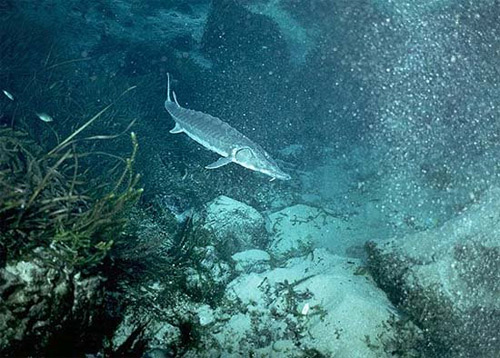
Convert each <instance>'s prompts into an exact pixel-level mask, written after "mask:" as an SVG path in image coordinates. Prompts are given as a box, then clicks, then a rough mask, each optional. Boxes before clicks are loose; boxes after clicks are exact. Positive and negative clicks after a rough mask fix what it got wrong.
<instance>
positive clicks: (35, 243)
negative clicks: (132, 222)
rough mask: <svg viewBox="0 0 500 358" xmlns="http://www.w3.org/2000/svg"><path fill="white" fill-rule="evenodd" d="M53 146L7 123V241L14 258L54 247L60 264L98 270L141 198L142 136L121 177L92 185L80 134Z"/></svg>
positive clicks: (2, 212) (0, 236)
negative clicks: (45, 145) (136, 171)
mask: <svg viewBox="0 0 500 358" xmlns="http://www.w3.org/2000/svg"><path fill="white" fill-rule="evenodd" d="M68 138H69V140H65V141H63V142H61V144H59V145H58V146H57V147H55V148H54V149H53V150H51V151H49V152H48V153H47V154H45V151H44V150H43V149H42V148H41V147H40V146H39V145H37V144H36V143H35V142H34V141H33V140H32V139H30V138H29V136H28V135H27V134H26V133H24V132H22V131H16V130H12V129H10V128H3V129H0V222H1V223H2V225H1V227H0V247H1V249H2V250H3V251H4V252H6V256H7V260H16V259H21V258H24V257H26V256H28V257H31V256H33V255H37V253H38V252H40V251H39V249H43V250H44V251H46V250H49V251H50V252H51V253H52V256H53V257H55V258H57V264H58V265H60V264H64V265H67V266H69V267H72V268H79V269H90V268H92V267H95V266H96V265H98V264H99V263H100V262H101V261H102V259H103V258H104V257H105V256H106V255H107V253H108V252H109V250H110V249H111V247H112V246H113V244H114V242H115V241H116V240H117V239H119V237H120V232H121V231H122V229H123V226H124V224H125V213H126V211H127V209H128V208H129V207H131V205H133V204H134V203H135V202H136V200H137V199H138V198H139V196H140V194H141V192H142V189H140V188H137V184H138V180H139V176H137V175H135V174H134V171H133V163H134V160H135V157H136V153H137V149H138V142H137V138H136V136H135V135H134V134H132V135H131V139H132V153H131V155H130V157H129V158H127V159H123V160H122V162H124V163H125V165H124V168H123V170H122V172H121V174H120V175H119V176H118V179H117V180H116V181H115V182H114V183H113V184H109V185H104V186H102V187H100V188H97V189H92V188H91V186H90V185H89V179H88V178H87V175H86V173H85V172H84V170H83V169H84V168H82V167H83V166H84V163H82V162H83V161H84V160H83V158H85V157H88V156H89V155H90V154H91V153H80V152H79V151H78V150H77V146H76V144H75V142H74V141H73V137H71V138H70V137H68Z"/></svg>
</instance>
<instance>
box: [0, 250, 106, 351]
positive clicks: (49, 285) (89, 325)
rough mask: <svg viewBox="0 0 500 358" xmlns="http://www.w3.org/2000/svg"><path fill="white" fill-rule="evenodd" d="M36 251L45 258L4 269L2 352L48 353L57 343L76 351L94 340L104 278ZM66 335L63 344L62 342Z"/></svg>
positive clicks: (0, 291)
mask: <svg viewBox="0 0 500 358" xmlns="http://www.w3.org/2000/svg"><path fill="white" fill-rule="evenodd" d="M37 251H38V254H39V255H40V257H43V259H40V258H39V259H31V260H21V261H18V262H15V263H8V264H7V265H6V266H5V267H4V268H2V269H0V302H1V303H2V309H1V310H0V354H1V355H3V354H7V355H14V356H24V355H31V354H34V353H36V354H46V352H50V351H51V349H53V348H54V347H56V346H57V351H59V352H65V349H68V350H71V349H75V348H76V347H79V346H80V345H81V344H84V343H83V342H85V337H86V336H87V337H86V338H89V337H88V335H89V334H91V332H92V329H93V327H94V329H95V324H96V323H97V322H98V320H99V316H100V315H101V314H102V309H103V307H102V305H103V301H104V285H103V283H104V279H103V278H101V277H100V276H91V277H84V276H82V275H81V274H80V273H76V274H75V273H74V272H72V271H70V270H68V269H65V268H64V267H61V266H57V264H55V263H54V262H49V261H48V260H49V257H50V256H49V255H47V254H46V253H44V252H42V250H37ZM52 259H54V258H53V257H52ZM67 330H71V332H72V335H71V336H70V335H68V333H67ZM65 331H66V332H65ZM62 336H64V337H65V343H64V344H61V343H60V342H58V339H60V338H61V337H62ZM72 339H73V340H72ZM28 342H29V344H27V343H28ZM80 348H82V347H80ZM44 352H45V353H44ZM66 352H69V351H66Z"/></svg>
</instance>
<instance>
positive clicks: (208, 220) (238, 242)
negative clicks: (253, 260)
mask: <svg viewBox="0 0 500 358" xmlns="http://www.w3.org/2000/svg"><path fill="white" fill-rule="evenodd" d="M194 222H195V226H196V225H201V227H202V228H204V229H206V230H207V231H209V232H210V233H211V234H212V235H213V240H214V242H212V243H211V244H212V245H214V246H216V247H217V249H218V251H219V252H223V253H224V254H225V255H227V256H231V255H233V254H235V253H237V252H239V251H243V250H248V249H255V248H263V247H265V246H266V245H267V243H268V235H267V232H266V228H265V221H264V217H263V216H262V215H261V214H260V213H259V212H258V211H257V210H255V209H254V208H252V207H251V206H249V205H246V204H244V203H241V202H239V201H236V200H234V199H231V198H229V197H227V196H223V195H221V196H219V197H217V198H215V199H214V200H212V201H211V202H209V203H208V204H207V205H206V206H205V209H204V210H203V211H202V212H201V213H200V214H197V215H195V217H194Z"/></svg>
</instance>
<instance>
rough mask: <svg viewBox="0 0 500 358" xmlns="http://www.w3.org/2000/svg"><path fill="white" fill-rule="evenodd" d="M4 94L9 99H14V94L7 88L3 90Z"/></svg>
mask: <svg viewBox="0 0 500 358" xmlns="http://www.w3.org/2000/svg"><path fill="white" fill-rule="evenodd" d="M2 92H3V94H4V95H6V96H7V98H8V99H10V100H11V101H13V100H14V96H13V95H12V93H10V92H9V91H7V90H2Z"/></svg>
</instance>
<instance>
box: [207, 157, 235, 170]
mask: <svg viewBox="0 0 500 358" xmlns="http://www.w3.org/2000/svg"><path fill="white" fill-rule="evenodd" d="M232 161H233V160H232V159H231V157H222V158H219V160H217V161H215V162H213V163H212V164H209V165H207V166H206V167H205V169H217V168H220V167H223V166H224V165H226V164H229V163H231V162H232Z"/></svg>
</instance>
